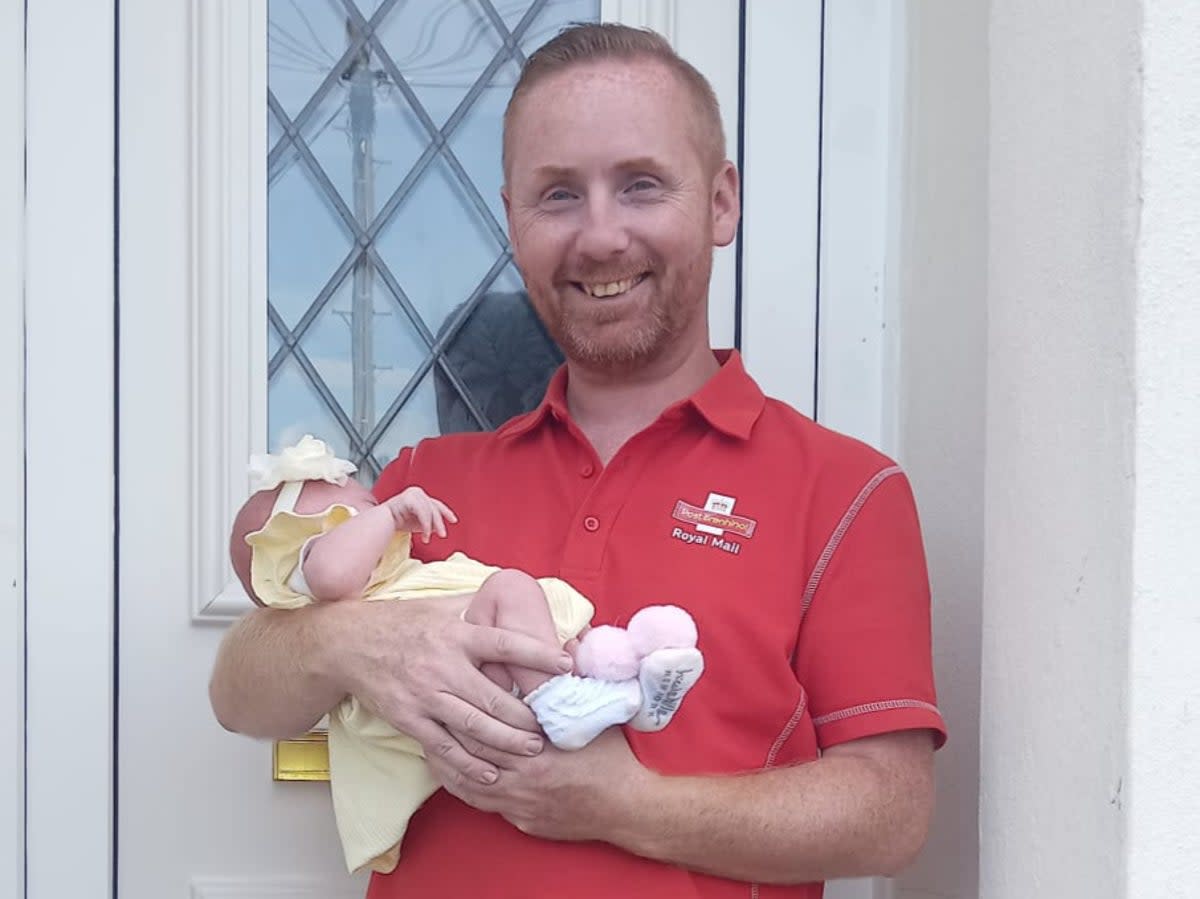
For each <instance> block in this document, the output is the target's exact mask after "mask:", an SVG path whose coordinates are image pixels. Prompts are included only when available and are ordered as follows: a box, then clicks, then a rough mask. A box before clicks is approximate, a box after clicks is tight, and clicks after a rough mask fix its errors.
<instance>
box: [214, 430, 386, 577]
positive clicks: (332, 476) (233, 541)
mask: <svg viewBox="0 0 1200 899" xmlns="http://www.w3.org/2000/svg"><path fill="white" fill-rule="evenodd" d="M250 470H251V475H252V476H253V477H254V478H255V479H256V480H257V482H258V483H259V484H261V485H263V486H262V487H261V488H260V489H259V490H256V491H255V492H254V493H252V494H250V498H249V499H247V500H246V502H245V503H243V504H242V507H241V508H240V509H239V510H238V513H237V515H236V516H235V517H234V520H233V529H232V532H231V533H230V535H229V559H230V561H231V562H232V563H233V571H234V574H236V575H237V578H238V580H239V581H241V582H242V586H243V587H244V588H245V589H246V594H247V595H248V596H250V597H254V590H253V588H252V587H251V585H250V562H251V558H252V554H253V550H252V548H251V546H250V544H249V543H247V542H246V537H247V536H248V535H250V534H254V533H256V532H258V531H261V530H262V529H263V528H264V527H265V526H266V524H267V522H268V521H269V520H270V518H271V516H272V515H274V514H275V513H276V512H277V511H279V510H280V508H284V509H286V510H287V511H289V512H295V513H297V514H299V515H317V514H320V513H322V512H325V511H326V510H327V509H329V508H330V507H331V506H334V505H343V506H349V507H350V508H352V509H354V510H355V511H356V512H362V511H364V510H366V509H369V508H370V507H371V506H374V505H376V502H375V497H374V496H372V495H371V491H370V490H368V489H367V488H366V487H364V486H363V485H362V484H360V483H358V481H356V480H354V479H353V478H352V477H350V474H351V473H352V472H353V471H354V466H353V465H351V464H350V463H349V462H345V461H344V460H341V459H337V458H336V457H334V455H333V454H332V453H331V452H329V450H328V449H327V448H326V446H325V444H324V443H322V442H321V441H320V440H315V439H314V438H312V437H309V436H306V437H304V439H303V440H301V441H300V442H299V443H298V444H296V445H295V446H292V447H288V448H287V449H285V450H283V451H282V452H281V453H279V454H278V455H273V456H255V457H254V458H253V459H252V460H251V463H250ZM281 493H283V494H284V498H283V500H280V494H281Z"/></svg>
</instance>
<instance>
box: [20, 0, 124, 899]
mask: <svg viewBox="0 0 1200 899" xmlns="http://www.w3.org/2000/svg"><path fill="white" fill-rule="evenodd" d="M18 5H19V4H16V3H9V4H6V6H7V7H8V8H10V9H11V8H13V7H16V6H18ZM26 15H27V20H26V23H25V24H26V28H25V37H26V44H25V48H26V49H25V53H26V69H25V97H26V106H25V122H26V132H25V141H26V145H25V146H26V155H25V163H26V181H25V191H26V193H25V201H26V205H25V235H24V236H25V251H26V256H25V272H24V297H25V307H24V312H25V320H24V321H25V328H24V334H25V382H24V391H25V477H26V481H25V483H26V503H27V504H26V531H25V562H26V581H25V589H26V599H27V602H26V619H25V625H26V644H25V645H26V651H27V656H26V661H27V664H28V667H27V707H26V729H25V736H26V756H25V764H26V768H25V771H26V784H25V791H26V832H25V853H26V858H25V861H26V865H27V868H26V882H25V890H26V893H25V895H26V896H28V897H30V899H58V897H62V896H87V897H89V899H90V897H101V896H108V895H109V894H110V892H111V884H112V854H113V853H112V839H113V834H112V821H113V777H112V772H113V756H114V733H113V699H114V697H113V681H114V678H113V675H114V668H113V666H114V661H115V659H114V647H113V638H114V633H113V622H114V589H113V579H114V571H115V565H116V560H115V539H114V537H115V509H116V504H115V483H114V480H115V474H114V473H115V450H114V429H113V421H114V412H113V407H114V398H115V390H114V377H113V361H114V318H115V311H116V304H115V289H114V242H115V235H114V218H113V216H114V193H115V183H114V172H115V167H114V162H115V158H114V157H115V152H114V134H115V131H114V128H115V108H114V97H115V91H114V77H113V73H114V56H115V20H114V17H115V0H73V2H64V3H30V4H28V7H27V10H26ZM0 31H3V33H5V34H8V33H9V31H8V29H7V28H5V29H0ZM18 33H19V31H18ZM14 56H19V53H13V54H4V58H5V59H10V58H12V57H14ZM5 87H6V88H7V84H6V85H5ZM6 121H11V120H6ZM4 333H6V334H7V333H8V332H7V331H5V332H4ZM10 471H11V469H10ZM14 477H15V475H14Z"/></svg>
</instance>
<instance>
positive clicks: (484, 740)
mask: <svg viewBox="0 0 1200 899" xmlns="http://www.w3.org/2000/svg"><path fill="white" fill-rule="evenodd" d="M514 701H516V702H518V703H519V702H520V700H514ZM521 705H524V703H521ZM443 706H444V708H445V712H444V715H445V717H443V718H442V719H441V720H442V722H443V723H444V724H445V726H446V728H447V729H448V730H449V731H450V734H451V736H453V737H454V738H455V741H456V742H457V743H458V744H459V745H460V746H462V747H463V749H464V751H465V752H467V753H468V754H470V755H473V756H476V757H478V758H481V759H486V760H487V761H489V762H492V763H493V764H496V765H500V766H502V767H503V764H504V761H505V758H506V757H507V756H514V755H518V756H525V757H528V756H531V755H537V754H538V753H539V752H541V751H542V748H543V746H544V745H545V743H544V740H543V738H542V737H541V735H540V734H536V733H531V732H530V731H529V730H526V729H524V728H522V727H512V726H510V725H508V724H506V723H505V722H503V721H500V720H499V719H497V718H495V717H493V716H492V715H491V714H489V713H486V712H483V711H481V710H480V709H478V708H476V707H475V706H473V705H471V704H470V703H467V702H463V701H462V700H461V699H459V698H458V697H456V696H449V695H447V696H446V698H445V702H444V704H443ZM530 717H531V719H532V715H531V716H530ZM533 726H534V727H536V726H537V725H536V723H534V725H533Z"/></svg>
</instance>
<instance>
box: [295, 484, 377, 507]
mask: <svg viewBox="0 0 1200 899" xmlns="http://www.w3.org/2000/svg"><path fill="white" fill-rule="evenodd" d="M334 503H341V504H342V505H343V506H349V507H350V508H352V509H354V510H355V511H356V512H365V511H366V510H367V509H369V508H371V507H372V506H374V505H377V503H376V502H375V497H374V496H372V495H371V491H370V490H368V489H367V488H366V487H364V486H363V485H362V484H360V483H358V481H356V480H354V479H353V478H351V479H349V480H347V481H346V483H345V484H343V485H342V486H341V487H339V486H338V485H337V484H330V483H328V482H326V481H309V482H307V483H306V484H305V485H304V489H303V490H301V491H300V498H299V499H298V500H296V511H297V512H299V513H300V514H301V515H313V514H315V513H317V512H324V511H325V510H326V509H328V508H329V507H330V506H332V505H333V504H334Z"/></svg>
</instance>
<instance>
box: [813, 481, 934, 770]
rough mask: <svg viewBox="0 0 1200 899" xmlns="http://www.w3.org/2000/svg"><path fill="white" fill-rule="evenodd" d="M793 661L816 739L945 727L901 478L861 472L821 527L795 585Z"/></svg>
mask: <svg viewBox="0 0 1200 899" xmlns="http://www.w3.org/2000/svg"><path fill="white" fill-rule="evenodd" d="M803 601H804V603H805V605H806V607H807V608H806V610H805V612H804V616H803V618H802V621H801V625H800V634H799V637H798V641H797V646H796V657H795V671H796V676H797V677H798V678H799V680H800V683H801V684H803V685H804V688H805V691H806V692H807V694H808V702H809V711H810V714H811V715H812V719H813V725H814V727H815V728H816V731H817V740H818V743H819V744H820V745H821V746H822V747H828V746H833V745H836V744H838V743H845V742H848V741H850V740H857V739H861V738H863V737H869V736H875V735H877V734H883V733H890V732H892V731H901V730H913V729H926V728H927V729H929V730H931V731H933V732H934V734H935V741H936V745H937V746H939V747H940V746H941V745H942V744H943V743H944V742H945V739H946V728H945V724H944V723H943V721H942V716H941V714H940V713H939V711H938V708H937V696H936V692H935V689H934V683H933V660H932V647H931V627H930V597H929V578H928V574H927V571H926V567H925V552H924V549H923V547H922V543H921V529H920V524H919V522H918V520H917V511H916V505H915V503H914V501H913V496H912V491H911V489H910V487H909V484H908V480H907V479H906V478H905V477H904V475H903V474H902V473H901V472H900V470H899V469H898V468H894V467H893V468H888V469H885V470H883V471H881V472H879V473H878V474H876V475H875V476H874V477H873V478H872V479H871V480H869V481H868V482H867V483H866V484H865V485H864V486H863V488H862V490H861V491H860V492H859V493H858V495H857V496H856V497H855V498H854V499H853V501H852V502H850V503H849V505H848V506H847V508H846V509H845V511H844V512H843V513H842V515H841V516H840V518H839V519H837V522H836V526H835V527H834V529H833V531H832V533H831V534H830V535H829V536H828V539H827V542H826V543H825V545H824V549H823V552H821V553H820V556H819V561H818V562H817V563H816V566H815V568H814V570H813V572H812V576H811V577H810V578H809V581H808V586H807V589H806V591H805V595H804V600H803Z"/></svg>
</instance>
